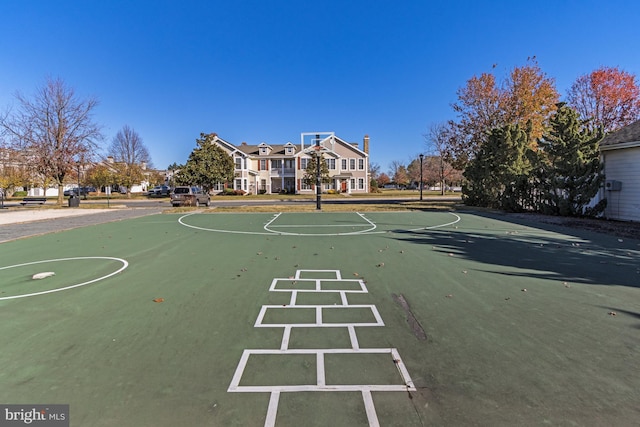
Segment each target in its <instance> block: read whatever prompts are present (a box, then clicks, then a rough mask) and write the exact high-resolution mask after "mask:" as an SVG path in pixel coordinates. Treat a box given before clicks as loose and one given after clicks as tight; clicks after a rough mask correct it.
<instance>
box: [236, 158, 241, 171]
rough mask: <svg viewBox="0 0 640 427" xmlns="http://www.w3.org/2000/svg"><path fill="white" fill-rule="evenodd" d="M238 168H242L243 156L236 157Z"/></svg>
mask: <svg viewBox="0 0 640 427" xmlns="http://www.w3.org/2000/svg"><path fill="white" fill-rule="evenodd" d="M236 169H242V157H236Z"/></svg>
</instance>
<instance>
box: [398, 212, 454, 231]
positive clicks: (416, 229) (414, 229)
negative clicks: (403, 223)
mask: <svg viewBox="0 0 640 427" xmlns="http://www.w3.org/2000/svg"><path fill="white" fill-rule="evenodd" d="M447 213H448V214H451V215H453V216H455V217H456V220H455V221H451V222H448V223H446V224H440V225H431V226H429V227H420V228H412V229H409V230H407V231H420V230H434V229H436V228H442V227H446V226H448V225H453V224H457V223H458V222H460V221H461V220H462V218H460V217H459V216H458V215H456V214H454V213H453V212H447Z"/></svg>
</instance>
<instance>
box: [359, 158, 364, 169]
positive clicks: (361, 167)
mask: <svg viewBox="0 0 640 427" xmlns="http://www.w3.org/2000/svg"><path fill="white" fill-rule="evenodd" d="M358 170H361V171H363V170H364V159H358Z"/></svg>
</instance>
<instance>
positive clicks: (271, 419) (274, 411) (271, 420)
mask: <svg viewBox="0 0 640 427" xmlns="http://www.w3.org/2000/svg"><path fill="white" fill-rule="evenodd" d="M279 402H280V392H279V391H273V392H271V397H270V398H269V409H267V418H266V420H265V421H264V426H265V427H274V426H275V425H276V416H277V415H278V403H279Z"/></svg>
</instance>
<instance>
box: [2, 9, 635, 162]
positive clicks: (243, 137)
mask: <svg viewBox="0 0 640 427" xmlns="http://www.w3.org/2000/svg"><path fill="white" fill-rule="evenodd" d="M639 16H640V3H637V2H636V1H615V0H614V1H606V2H605V1H591V0H585V1H577V0H570V1H562V0H556V1H547V0H538V1H486V2H483V1H478V0H475V1H402V0H394V1H379V0H367V1H361V0H342V1H333V0H329V1H322V2H312V1H293V0H289V1H288V0H275V1H268V0H263V1H247V0H233V1H232V0H225V1H217V0H210V1H190V0H181V1H166V0H153V1H142V0H138V1H136V0H110V1H66V0H56V1H51V0H3V1H2V2H0V55H1V58H2V62H1V66H0V109H1V110H3V111H4V110H5V109H6V108H8V107H9V106H10V105H11V104H12V103H13V102H14V98H13V94H14V93H15V92H16V91H20V92H22V93H23V94H27V95H29V94H32V93H33V92H34V90H35V88H36V87H39V86H41V85H42V84H43V83H44V82H45V79H46V78H47V76H51V77H60V78H62V79H63V80H64V81H65V82H66V83H67V84H68V85H69V86H71V87H73V88H74V89H75V91H76V93H77V94H78V95H80V96H87V95H94V96H96V97H98V98H99V100H100V105H99V106H98V108H97V109H96V110H95V116H94V118H95V120H96V121H97V122H99V123H101V124H103V125H104V133H105V137H106V139H105V142H104V144H105V145H106V144H108V143H109V142H110V141H111V140H112V139H113V137H114V136H115V134H116V132H117V131H118V130H119V129H121V128H122V126H123V125H125V124H127V125H129V126H130V127H132V128H133V129H135V130H136V131H137V132H138V133H139V134H140V136H141V137H142V138H143V140H144V142H145V144H146V145H147V147H148V148H149V151H150V152H151V156H152V159H153V162H154V164H155V166H156V167H158V168H165V167H166V166H167V165H169V164H170V163H173V162H177V163H184V162H185V161H186V160H187V158H188V155H189V153H190V152H191V150H192V149H193V148H194V147H195V139H196V138H197V137H198V136H199V134H200V132H216V133H218V134H219V135H220V136H221V137H222V138H224V139H226V140H227V141H230V142H232V143H235V144H240V143H241V142H243V141H244V142H247V143H249V144H257V143H260V142H262V141H265V142H267V143H270V144H282V143H285V142H287V141H291V142H294V143H297V142H299V140H300V133H301V132H315V131H333V132H336V135H338V136H340V137H341V138H343V139H345V140H347V141H349V142H359V143H361V142H362V138H363V136H364V135H365V134H368V135H369V136H370V138H371V147H370V155H371V161H372V162H374V163H378V164H379V165H380V166H381V169H382V171H383V172H386V171H388V168H389V164H390V163H391V161H394V160H399V161H402V162H406V163H408V162H409V161H410V160H411V159H412V158H414V157H415V156H416V155H417V154H418V153H420V152H423V151H424V150H425V142H424V138H423V134H424V133H425V132H426V131H427V129H428V128H429V126H430V125H431V124H432V123H436V122H442V121H446V120H448V119H452V118H455V115H454V113H453V111H452V109H451V107H450V105H451V103H452V102H454V101H455V100H456V91H457V90H458V89H459V88H460V87H462V86H464V85H465V83H466V81H467V80H468V79H469V78H471V77H472V76H474V75H479V74H480V73H482V72H490V71H491V70H492V65H493V64H497V67H496V69H495V71H494V72H495V74H496V75H497V77H498V78H499V79H502V78H503V77H504V75H506V74H507V73H508V72H509V70H510V69H512V68H513V67H515V66H522V65H524V64H526V60H527V57H529V56H533V55H535V56H536V57H537V60H538V63H539V65H540V67H541V68H542V70H543V71H544V72H545V73H546V74H547V75H548V76H549V77H552V78H554V79H555V81H556V87H557V89H558V91H559V92H560V94H561V95H562V96H564V95H565V94H566V90H567V88H568V87H569V86H570V85H571V83H572V82H573V81H574V80H575V79H576V78H577V77H578V76H580V75H582V74H586V73H589V72H591V71H592V70H594V69H596V68H598V67H600V66H603V65H604V66H619V67H620V68H621V69H623V70H625V71H627V72H630V73H632V74H635V75H638V74H639V73H640V55H639V54H638V51H637V50H638V46H640V32H638V31H637V19H638V17H639Z"/></svg>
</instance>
